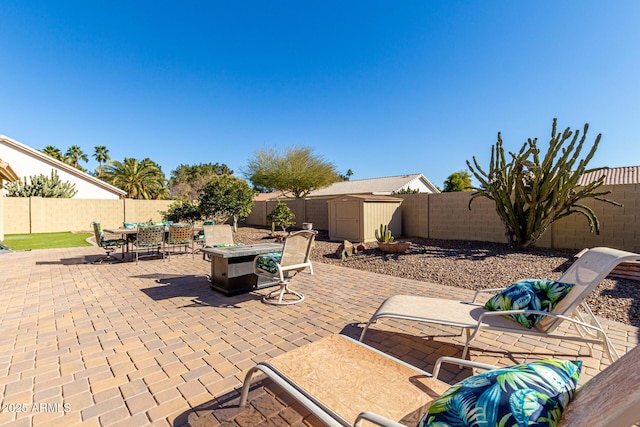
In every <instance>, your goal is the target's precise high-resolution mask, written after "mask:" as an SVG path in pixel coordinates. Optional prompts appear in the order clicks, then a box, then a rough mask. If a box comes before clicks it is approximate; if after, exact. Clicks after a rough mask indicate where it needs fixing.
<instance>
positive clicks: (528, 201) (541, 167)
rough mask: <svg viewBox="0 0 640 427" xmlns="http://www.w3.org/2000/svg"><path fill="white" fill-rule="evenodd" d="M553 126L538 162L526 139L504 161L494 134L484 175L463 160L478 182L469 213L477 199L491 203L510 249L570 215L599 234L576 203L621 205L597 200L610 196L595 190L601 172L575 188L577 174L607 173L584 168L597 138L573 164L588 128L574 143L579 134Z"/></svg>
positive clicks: (531, 143) (586, 209)
mask: <svg viewBox="0 0 640 427" xmlns="http://www.w3.org/2000/svg"><path fill="white" fill-rule="evenodd" d="M556 125H557V119H553V125H552V128H551V140H550V141H549V149H548V151H547V153H546V154H545V156H544V158H543V159H542V162H541V161H540V150H539V149H538V147H537V141H538V140H537V138H534V139H533V140H532V139H530V138H529V139H528V140H527V142H525V143H524V145H523V146H522V148H521V149H520V152H519V153H518V154H514V153H511V152H509V155H510V156H511V161H509V162H507V159H506V156H505V152H504V149H503V148H502V137H501V135H500V133H499V132H498V141H497V142H496V144H495V145H494V146H492V147H491V162H490V163H489V171H488V172H485V171H484V170H483V169H482V168H481V167H480V165H478V162H477V161H476V158H475V157H473V164H474V165H475V167H474V166H472V165H471V163H470V162H469V161H468V160H467V165H468V166H469V169H470V170H471V172H472V173H473V175H474V176H475V178H476V179H477V180H478V182H479V183H480V185H479V186H478V187H474V188H473V190H475V193H474V194H473V195H472V196H471V200H470V201H469V209H471V203H472V202H473V201H474V200H475V199H476V198H477V197H487V198H489V199H491V200H493V201H494V202H495V204H496V211H497V213H498V215H499V216H500V219H501V220H502V222H503V224H504V226H505V229H506V235H507V239H508V241H509V244H510V245H511V246H512V247H515V248H519V249H526V248H527V247H528V246H530V245H531V244H533V243H534V242H535V241H536V240H538V239H539V238H540V236H542V234H543V233H544V232H545V231H546V230H547V229H548V228H549V226H550V225H551V224H552V223H553V222H554V221H557V220H559V219H560V218H563V217H565V216H568V215H572V214H574V213H577V214H581V215H584V216H585V217H586V218H587V220H588V221H589V229H590V231H591V232H593V231H594V230H595V231H596V233H599V232H600V223H599V221H598V218H597V216H596V214H595V213H594V211H593V210H592V209H591V208H590V207H588V206H586V205H584V204H581V203H580V201H581V200H582V199H587V198H593V199H596V200H601V201H604V202H607V203H611V204H614V205H617V206H622V205H621V204H620V203H617V202H615V201H613V200H608V199H605V198H603V197H602V196H604V195H606V194H609V193H610V191H600V192H599V191H596V190H597V189H598V187H600V186H601V185H602V184H603V183H604V179H605V176H606V175H605V172H603V173H602V176H601V177H600V178H599V179H597V180H596V181H594V182H591V183H588V184H587V185H585V186H583V187H578V180H579V178H580V176H581V175H582V174H584V173H588V172H593V171H597V170H603V169H607V168H606V167H602V168H594V169H587V164H588V163H589V161H590V160H591V159H592V158H593V155H594V154H595V152H596V149H597V148H598V144H599V143H600V137H601V135H600V134H598V136H597V137H596V140H595V142H594V143H593V146H592V147H591V150H589V153H588V154H587V156H586V157H585V158H583V159H579V156H580V151H581V150H582V147H583V145H584V143H585V139H586V136H587V130H588V129H589V125H588V124H585V125H584V131H583V135H582V138H580V139H579V140H578V138H579V134H580V131H575V133H573V132H571V131H570V130H569V128H567V129H565V131H564V132H562V133H557V132H556ZM572 135H573V138H572ZM567 142H568V145H567V146H566V147H565V146H564V145H565V144H566V143H567Z"/></svg>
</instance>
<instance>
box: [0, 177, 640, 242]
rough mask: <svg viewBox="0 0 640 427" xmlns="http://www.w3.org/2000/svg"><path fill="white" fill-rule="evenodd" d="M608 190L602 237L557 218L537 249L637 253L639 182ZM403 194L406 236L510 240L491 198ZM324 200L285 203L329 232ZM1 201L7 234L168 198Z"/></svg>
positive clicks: (113, 219) (261, 217)
mask: <svg viewBox="0 0 640 427" xmlns="http://www.w3.org/2000/svg"><path fill="white" fill-rule="evenodd" d="M603 189H605V190H611V191H612V193H611V194H609V195H607V196H606V197H607V198H610V199H612V200H616V201H618V202H620V203H623V204H624V207H616V206H613V205H611V204H608V203H604V202H599V201H595V200H586V201H585V202H584V204H585V205H587V206H589V207H591V208H592V209H593V210H594V211H595V213H596V215H597V216H598V219H599V220H600V228H601V232H600V235H597V234H595V233H589V228H588V223H587V220H586V218H584V217H582V216H581V215H572V216H570V217H567V218H563V219H562V220H560V221H557V222H555V223H554V224H553V225H552V227H551V229H550V230H548V231H547V232H546V233H545V235H543V236H542V238H541V239H540V240H539V241H538V242H537V243H536V246H540V247H554V248H566V249H578V250H579V249H582V248H586V247H594V246H610V247H615V248H619V249H624V250H628V251H633V252H640V185H617V186H610V187H603ZM401 197H402V199H403V202H402V205H401V213H402V232H401V234H402V235H403V236H406V237H424V238H431V239H444V240H478V241H488V242H500V243H506V241H507V240H506V237H505V235H504V227H503V225H502V222H501V221H500V219H499V217H498V215H497V214H496V212H495V207H494V204H493V202H492V201H491V200H488V199H486V198H482V197H480V198H477V199H476V200H475V201H474V202H473V203H472V205H471V210H469V209H468V208H467V206H468V203H469V199H470V197H471V195H470V194H469V193H441V194H407V195H403V196H401ZM327 200H329V199H309V200H285V201H283V202H284V203H287V205H288V206H289V207H290V208H291V210H292V211H293V212H294V213H295V215H296V225H295V227H296V228H301V227H302V223H303V222H313V227H314V228H315V229H316V230H328V229H329V209H328V204H327ZM2 204H3V205H4V206H2ZM2 204H0V208H1V207H3V208H4V234H22V233H42V232H52V231H90V224H91V222H92V221H99V222H101V223H102V224H103V226H104V227H105V228H109V227H118V226H120V225H121V224H122V222H123V221H129V222H138V221H148V220H149V219H152V220H154V221H160V220H161V219H162V216H161V214H160V211H166V210H167V209H168V207H169V205H170V204H171V201H170V200H132V199H123V200H86V199H43V198H39V197H32V198H24V197H3V200H2ZM275 206H276V202H258V203H256V204H255V206H254V208H253V211H252V213H251V215H250V216H249V217H248V218H247V220H246V221H245V223H246V224H248V225H258V226H268V225H269V224H267V221H266V216H267V213H269V212H271V210H273V209H274V208H275ZM0 217H1V215H0ZM0 225H2V223H1V222H0ZM378 225H379V224H378ZM394 234H398V233H394Z"/></svg>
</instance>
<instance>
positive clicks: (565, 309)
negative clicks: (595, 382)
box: [360, 247, 640, 361]
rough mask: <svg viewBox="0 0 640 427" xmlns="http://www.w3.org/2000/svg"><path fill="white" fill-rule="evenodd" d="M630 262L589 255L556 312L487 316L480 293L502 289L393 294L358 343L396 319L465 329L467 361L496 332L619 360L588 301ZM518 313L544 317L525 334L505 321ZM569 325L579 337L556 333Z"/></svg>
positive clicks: (575, 267) (568, 278)
mask: <svg viewBox="0 0 640 427" xmlns="http://www.w3.org/2000/svg"><path fill="white" fill-rule="evenodd" d="M631 260H640V255H639V254H635V253H631V252H625V251H620V250H617V249H611V248H602V247H599V248H593V249H589V250H587V251H585V252H584V253H583V254H582V255H581V256H580V257H579V258H578V259H577V260H576V262H574V263H573V264H572V265H571V266H570V267H569V268H568V269H567V271H566V272H565V273H564V274H563V275H562V277H560V278H559V279H558V281H559V282H565V283H571V284H573V285H574V286H573V288H572V289H571V290H570V291H569V293H568V294H567V295H566V296H565V297H564V298H563V299H562V300H561V301H560V302H559V303H558V305H557V306H556V307H555V308H554V309H553V312H546V311H533V310H511V311H489V310H487V309H485V308H484V306H483V305H482V304H479V303H476V299H477V297H478V295H479V294H480V293H482V292H494V293H495V292H497V291H499V290H502V288H501V289H484V290H480V291H477V292H476V294H475V296H474V298H473V301H471V302H465V301H455V300H448V299H443V298H431V297H424V296H417V295H394V296H392V297H390V298H388V299H387V300H385V301H384V302H383V303H382V305H380V307H378V309H377V310H376V312H375V313H374V314H373V316H371V318H370V319H369V321H368V322H367V324H366V325H365V327H364V329H363V330H362V334H361V335H360V341H362V340H363V339H364V336H365V334H366V333H367V330H368V329H369V326H371V324H372V323H375V322H376V321H378V320H379V319H383V318H393V319H404V320H412V321H416V322H425V323H434V324H439V325H448V326H454V327H459V328H462V329H463V331H466V343H465V346H464V350H463V352H462V358H465V357H466V355H467V351H468V349H469V343H470V342H471V341H472V340H473V339H474V338H475V337H476V336H477V335H478V333H479V332H480V331H482V330H492V331H501V332H513V333H518V334H527V335H537V336H541V337H551V338H559V339H563V340H573V341H580V342H586V343H591V344H594V343H598V344H601V345H602V346H603V348H604V349H605V350H606V352H607V354H608V356H609V358H610V359H611V360H612V361H613V360H615V359H617V358H618V352H617V351H616V349H615V347H614V346H613V344H612V343H611V340H610V339H609V337H608V336H607V334H606V333H605V331H604V329H603V328H602V325H601V324H600V322H599V321H598V320H597V319H596V317H595V315H594V314H593V312H592V311H591V309H590V308H589V306H588V305H587V303H586V301H585V299H586V297H587V295H589V294H590V293H591V292H593V290H594V289H595V288H596V286H598V284H599V283H600V282H601V281H602V280H603V279H604V278H605V277H606V276H607V275H608V274H609V273H610V272H611V270H613V269H614V268H615V267H616V266H617V265H618V264H620V263H621V262H623V261H631ZM518 313H523V314H540V315H543V316H544V318H543V319H542V320H541V321H540V322H539V323H538V324H537V325H536V326H534V327H533V328H531V329H527V328H525V327H523V326H521V325H520V324H518V323H516V322H515V321H513V320H511V319H509V318H507V317H505V315H508V314H518ZM565 322H566V323H569V324H570V325H572V326H574V327H575V329H576V331H577V335H560V334H554V331H555V330H556V329H557V328H558V326H560V324H562V323H565ZM589 351H591V347H589Z"/></svg>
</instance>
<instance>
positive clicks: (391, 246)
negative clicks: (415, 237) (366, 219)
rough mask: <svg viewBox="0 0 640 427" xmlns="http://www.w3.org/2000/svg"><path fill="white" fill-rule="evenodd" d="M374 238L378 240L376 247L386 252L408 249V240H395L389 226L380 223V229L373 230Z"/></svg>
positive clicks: (391, 252)
mask: <svg viewBox="0 0 640 427" xmlns="http://www.w3.org/2000/svg"><path fill="white" fill-rule="evenodd" d="M375 233H376V240H377V241H378V248H380V250H381V251H382V252H386V253H390V254H393V253H401V252H406V251H407V250H408V249H409V246H410V243H409V242H395V241H394V238H393V235H392V234H391V230H389V227H388V226H386V225H383V224H380V229H379V230H376V231H375Z"/></svg>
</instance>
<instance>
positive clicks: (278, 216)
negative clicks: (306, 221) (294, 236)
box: [267, 200, 296, 233]
mask: <svg viewBox="0 0 640 427" xmlns="http://www.w3.org/2000/svg"><path fill="white" fill-rule="evenodd" d="M295 217H296V216H295V214H294V213H293V212H291V209H289V206H287V205H285V204H284V203H282V202H281V201H280V200H278V204H277V205H276V208H275V209H274V210H272V211H271V212H270V213H269V215H267V221H268V222H270V223H271V232H272V233H273V232H275V226H276V225H277V226H280V228H282V231H287V227H288V226H290V225H293V224H295V221H294V219H295Z"/></svg>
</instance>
